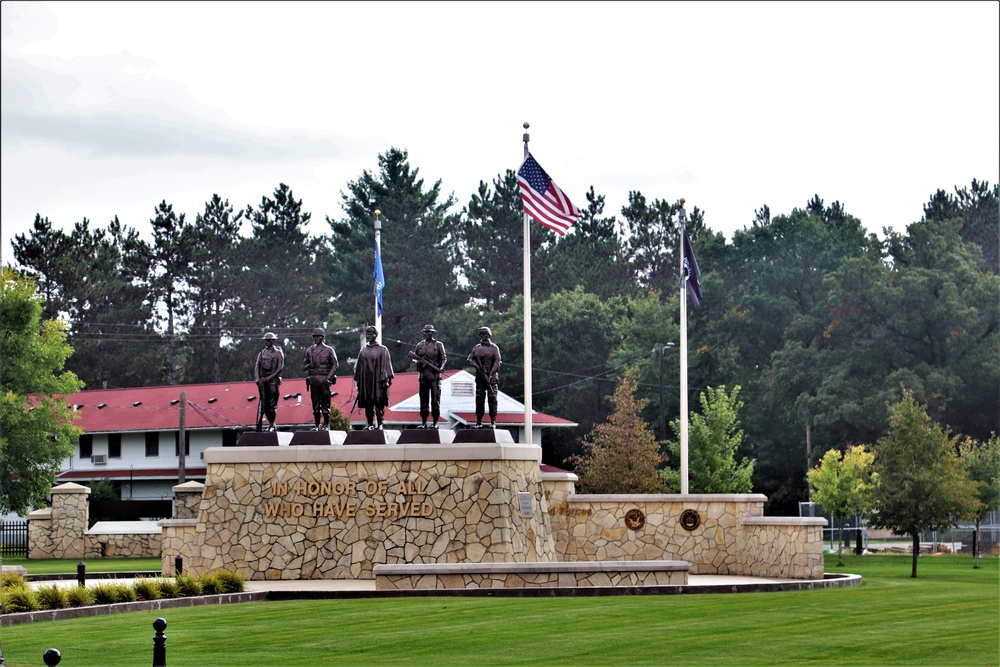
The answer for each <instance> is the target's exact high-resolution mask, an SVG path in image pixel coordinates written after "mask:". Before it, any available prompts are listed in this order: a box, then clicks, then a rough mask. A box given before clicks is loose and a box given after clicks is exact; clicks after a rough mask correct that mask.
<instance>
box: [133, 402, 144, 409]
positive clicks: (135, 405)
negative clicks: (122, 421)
mask: <svg viewBox="0 0 1000 667" xmlns="http://www.w3.org/2000/svg"><path fill="white" fill-rule="evenodd" d="M140 405H142V401H136V402H135V403H133V404H132V407H133V408H137V407H139V406H140Z"/></svg>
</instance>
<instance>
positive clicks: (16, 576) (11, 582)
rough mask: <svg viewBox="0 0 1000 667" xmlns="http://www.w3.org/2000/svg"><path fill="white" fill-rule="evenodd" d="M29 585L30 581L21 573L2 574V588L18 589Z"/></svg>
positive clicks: (0, 580) (0, 583) (0, 581)
mask: <svg viewBox="0 0 1000 667" xmlns="http://www.w3.org/2000/svg"><path fill="white" fill-rule="evenodd" d="M27 585H28V580H27V579H25V578H24V575H23V574H21V573H20V572H4V573H3V574H0V588H16V587H18V586H27Z"/></svg>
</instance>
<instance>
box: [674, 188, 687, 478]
mask: <svg viewBox="0 0 1000 667" xmlns="http://www.w3.org/2000/svg"><path fill="white" fill-rule="evenodd" d="M678 217H679V218H680V222H681V234H680V239H679V240H678V243H677V248H678V251H677V257H678V259H679V260H680V265H681V350H680V355H681V415H680V416H681V419H680V421H681V493H682V494H684V495H687V493H688V357H687V354H688V352H687V350H688V347H687V346H688V334H687V276H686V275H685V271H684V234H686V233H687V212H686V211H685V210H684V199H683V197H682V198H681V208H680V211H679V212H678Z"/></svg>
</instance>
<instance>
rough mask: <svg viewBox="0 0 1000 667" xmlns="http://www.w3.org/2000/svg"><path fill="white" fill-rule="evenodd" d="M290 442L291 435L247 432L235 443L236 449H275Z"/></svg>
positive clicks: (273, 432) (271, 432) (270, 432)
mask: <svg viewBox="0 0 1000 667" xmlns="http://www.w3.org/2000/svg"><path fill="white" fill-rule="evenodd" d="M291 441H292V434H291V433H284V432H278V431H260V432H259V431H247V432H246V433H244V434H243V435H241V436H240V439H239V440H238V441H237V442H236V446H237V447H277V446H278V445H287V444H288V443H289V442H291Z"/></svg>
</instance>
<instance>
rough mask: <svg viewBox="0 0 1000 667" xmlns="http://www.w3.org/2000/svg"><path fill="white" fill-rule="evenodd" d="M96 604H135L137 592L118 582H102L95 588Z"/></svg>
mask: <svg viewBox="0 0 1000 667" xmlns="http://www.w3.org/2000/svg"><path fill="white" fill-rule="evenodd" d="M91 590H93V591H94V604H116V603H118V602H135V600H136V594H135V590H134V589H133V588H132V587H131V586H128V585H126V584H123V583H121V582H118V581H102V582H101V583H99V584H97V585H96V586H94V587H93V588H92V589H91Z"/></svg>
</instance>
